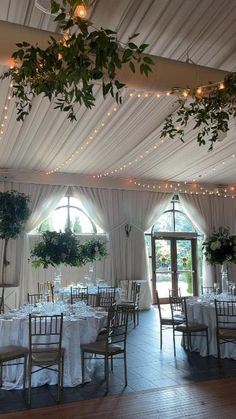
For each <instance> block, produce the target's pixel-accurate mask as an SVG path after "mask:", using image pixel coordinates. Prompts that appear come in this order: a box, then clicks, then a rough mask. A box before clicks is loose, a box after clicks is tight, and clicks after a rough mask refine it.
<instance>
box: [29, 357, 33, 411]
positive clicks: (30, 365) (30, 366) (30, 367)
mask: <svg viewBox="0 0 236 419" xmlns="http://www.w3.org/2000/svg"><path fill="white" fill-rule="evenodd" d="M31 369H32V364H31V362H29V365H28V405H29V406H30V405H31Z"/></svg>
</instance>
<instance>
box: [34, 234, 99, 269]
mask: <svg viewBox="0 0 236 419" xmlns="http://www.w3.org/2000/svg"><path fill="white" fill-rule="evenodd" d="M106 255H107V252H106V245H105V243H103V242H101V241H100V240H96V239H90V240H88V241H87V242H86V243H84V244H80V242H79V240H78V239H77V237H76V235H75V234H74V233H72V231H71V230H67V231H65V232H64V233H63V232H61V231H60V232H59V233H58V232H56V231H46V232H45V233H42V239H41V240H40V241H39V242H38V243H36V244H35V246H34V248H33V250H32V251H31V255H30V257H31V260H32V265H33V267H35V268H38V267H40V266H42V267H43V268H48V267H49V266H53V267H55V266H58V265H60V264H63V265H66V266H75V267H80V266H82V265H85V264H86V263H88V262H93V261H94V260H100V259H102V258H103V257H105V256H106Z"/></svg>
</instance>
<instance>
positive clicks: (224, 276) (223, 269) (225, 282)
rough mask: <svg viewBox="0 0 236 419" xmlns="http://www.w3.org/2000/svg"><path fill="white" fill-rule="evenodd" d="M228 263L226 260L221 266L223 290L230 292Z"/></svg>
mask: <svg viewBox="0 0 236 419" xmlns="http://www.w3.org/2000/svg"><path fill="white" fill-rule="evenodd" d="M228 273H229V272H228V263H227V262H224V263H223V265H222V266H221V292H223V293H228V283H229V278H228Z"/></svg>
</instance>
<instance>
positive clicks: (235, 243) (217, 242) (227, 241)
mask: <svg viewBox="0 0 236 419" xmlns="http://www.w3.org/2000/svg"><path fill="white" fill-rule="evenodd" d="M202 250H203V254H204V256H205V258H206V261H207V262H209V263H210V264H211V265H215V264H219V265H223V263H224V262H231V263H236V236H230V235H229V228H228V227H227V228H226V227H220V228H219V231H218V232H217V231H214V232H213V233H212V234H211V235H210V236H209V237H208V238H207V239H206V240H205V241H204V242H203V244H202Z"/></svg>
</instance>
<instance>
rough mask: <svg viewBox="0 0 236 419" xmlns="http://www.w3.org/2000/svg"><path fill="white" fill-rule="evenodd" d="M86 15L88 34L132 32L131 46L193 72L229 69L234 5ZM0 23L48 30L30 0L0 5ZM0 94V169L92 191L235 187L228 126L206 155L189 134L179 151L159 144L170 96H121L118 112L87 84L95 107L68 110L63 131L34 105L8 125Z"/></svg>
mask: <svg viewBox="0 0 236 419" xmlns="http://www.w3.org/2000/svg"><path fill="white" fill-rule="evenodd" d="M40 2H41V1H40ZM41 3H42V2H41ZM89 17H90V19H91V20H92V21H93V22H94V25H95V26H96V27H100V26H103V27H109V28H111V29H114V30H117V31H118V36H119V39H120V41H122V42H127V40H128V37H129V36H130V35H132V34H134V33H136V32H139V34H140V35H139V36H138V37H137V38H136V41H135V42H136V43H137V44H138V43H142V42H145V43H148V44H149V47H148V50H147V52H148V53H149V54H152V55H156V56H160V57H163V58H167V59H171V60H177V61H183V62H186V61H187V60H188V59H191V61H192V62H194V63H195V64H197V65H201V66H208V67H213V68H215V69H220V70H225V71H235V69H236V48H235V39H236V25H235V23H236V2H235V1H232V0H225V1H224V2H222V1H221V0H145V2H144V1H141V0H119V2H117V1H116V0H109V1H108V0H97V1H96V4H95V6H94V7H93V8H92V9H91V11H90V16H89ZM0 20H3V21H5V22H12V23H17V24H20V25H24V26H25V27H33V28H38V29H43V30H47V31H52V32H56V31H57V25H56V23H55V22H54V21H53V17H52V16H50V15H49V14H46V13H43V12H42V11H41V10H39V9H38V8H37V7H35V5H34V2H33V1H30V0H3V1H1V2H0ZM8 36H9V34H8V33H7V31H6V33H5V40H4V38H2V37H1V41H0V42H1V43H2V44H4V42H5V41H7V39H8ZM23 40H24V39H19V40H18V41H19V42H21V41H23ZM0 50H1V46H0ZM189 65H190V64H189ZM3 70H4V67H3V66H1V67H0V71H1V72H2V71H3ZM157 70H158V66H157ZM197 77H198V75H197V74H196V78H197ZM209 81H210V80H209ZM0 89H1V90H0V91H1V95H0V111H1V114H0V115H1V124H3V125H4V126H3V127H1V132H3V133H2V134H0V138H1V140H0V168H3V169H6V170H19V171H23V170H25V171H29V173H30V171H32V172H34V171H37V172H42V173H45V176H46V177H48V178H50V176H53V173H54V172H59V173H65V174H66V175H65V176H68V174H78V175H81V176H91V177H93V176H95V178H94V179H96V182H97V185H98V186H99V185H102V182H103V179H107V178H109V179H110V180H111V181H112V180H113V181H114V184H115V181H116V179H117V178H120V177H122V178H125V179H128V180H129V179H130V180H132V181H134V180H136V181H137V182H139V180H140V179H142V180H148V181H150V182H151V183H152V184H155V182H158V181H161V180H163V181H164V180H165V181H169V182H192V181H195V182H203V183H213V184H235V183H236V165H235V159H236V157H235V156H236V143H235V122H234V121H232V123H231V129H230V131H229V132H228V133H227V135H226V136H225V137H221V140H222V141H219V142H218V143H217V144H216V145H215V147H214V150H213V151H212V152H208V151H207V147H199V146H198V144H197V143H196V132H195V131H193V130H192V129H191V127H188V129H187V132H186V137H185V138H186V141H185V143H181V142H180V141H178V140H177V139H175V140H171V139H165V140H164V141H163V139H161V138H160V133H161V128H162V124H163V121H164V119H165V118H166V117H167V116H168V115H169V114H170V113H172V112H174V111H175V110H176V109H177V105H176V103H175V98H174V97H172V96H168V97H167V96H165V95H163V94H162V95H160V97H159V93H158V89H151V88H148V89H147V90H146V91H145V90H143V89H140V90H135V89H130V88H129V89H126V90H125V92H124V98H123V104H122V105H119V106H118V105H116V103H115V102H114V101H113V100H112V99H111V98H107V99H106V100H105V101H104V100H103V97H102V92H101V88H100V87H99V86H97V91H96V106H95V107H94V108H93V109H91V110H89V109H85V108H84V107H81V108H78V111H77V121H76V122H73V123H71V122H70V121H68V120H67V118H66V114H65V113H60V111H56V110H54V109H53V105H51V104H49V102H48V101H47V100H45V99H43V98H42V97H38V98H37V99H35V100H34V101H33V107H32V111H31V113H30V114H29V116H28V117H27V118H26V119H25V121H24V123H22V122H17V121H16V111H15V108H14V103H13V100H8V97H9V90H8V89H9V82H8V81H6V80H4V81H2V82H0ZM6 102H9V103H8V106H7V107H8V109H7V112H5V110H4V106H6ZM5 116H6V117H7V118H6V119H5V120H4V117H5ZM46 173H48V174H47V175H46ZM98 176H99V177H98ZM146 183H147V182H146ZM146 183H145V184H146Z"/></svg>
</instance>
